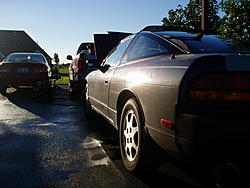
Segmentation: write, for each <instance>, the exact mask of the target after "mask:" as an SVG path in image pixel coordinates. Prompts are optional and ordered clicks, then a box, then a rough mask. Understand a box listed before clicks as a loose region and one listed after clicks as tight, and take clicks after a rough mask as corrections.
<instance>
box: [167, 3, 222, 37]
mask: <svg viewBox="0 0 250 188" xmlns="http://www.w3.org/2000/svg"><path fill="white" fill-rule="evenodd" d="M201 8H202V7H201V0H190V2H189V3H188V4H187V6H186V7H184V8H183V7H182V6H181V5H178V6H177V9H175V10H173V9H171V10H170V11H169V12H168V15H169V16H168V18H167V17H164V18H163V19H162V22H163V26H164V27H165V28H166V29H168V30H185V31H195V32H198V31H200V30H201V12H202V11H201ZM218 11H219V5H218V2H217V0H209V2H208V14H209V18H208V19H209V21H208V32H209V33H217V32H218V28H219V26H220V17H219V16H218Z"/></svg>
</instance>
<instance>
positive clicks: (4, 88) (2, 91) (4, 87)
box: [0, 86, 7, 94]
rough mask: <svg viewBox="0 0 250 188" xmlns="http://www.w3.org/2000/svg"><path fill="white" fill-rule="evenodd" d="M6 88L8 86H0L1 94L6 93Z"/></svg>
mask: <svg viewBox="0 0 250 188" xmlns="http://www.w3.org/2000/svg"><path fill="white" fill-rule="evenodd" d="M6 89H7V87H6V86H0V93H1V94H5V93H6Z"/></svg>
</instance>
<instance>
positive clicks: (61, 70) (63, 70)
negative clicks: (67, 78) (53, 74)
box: [59, 69, 69, 74]
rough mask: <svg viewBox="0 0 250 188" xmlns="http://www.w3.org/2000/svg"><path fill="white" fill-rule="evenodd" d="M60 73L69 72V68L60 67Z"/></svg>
mask: <svg viewBox="0 0 250 188" xmlns="http://www.w3.org/2000/svg"><path fill="white" fill-rule="evenodd" d="M59 73H64V74H69V69H59Z"/></svg>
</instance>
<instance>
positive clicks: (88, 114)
mask: <svg viewBox="0 0 250 188" xmlns="http://www.w3.org/2000/svg"><path fill="white" fill-rule="evenodd" d="M84 95H85V98H84V99H83V100H84V111H85V115H86V118H87V119H88V120H93V119H94V116H95V112H94V110H93V109H92V107H91V104H90V102H89V99H88V96H87V95H88V85H87V84H86V87H85V92H84Z"/></svg>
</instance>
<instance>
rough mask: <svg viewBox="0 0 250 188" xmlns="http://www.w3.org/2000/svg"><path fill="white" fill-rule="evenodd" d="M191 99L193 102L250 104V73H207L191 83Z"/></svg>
mask: <svg viewBox="0 0 250 188" xmlns="http://www.w3.org/2000/svg"><path fill="white" fill-rule="evenodd" d="M189 97H190V99H191V100H193V101H207V102H231V101H232V102H233V101H234V102H243V101H249V102H250V73H247V72H223V73H206V74H204V75H201V76H199V77H198V78H197V79H195V80H194V81H193V82H192V83H191V87H190V90H189Z"/></svg>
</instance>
